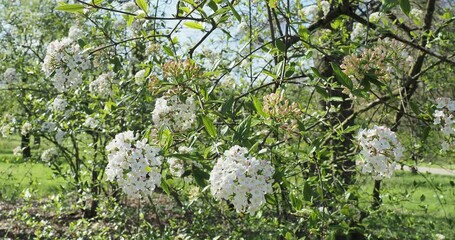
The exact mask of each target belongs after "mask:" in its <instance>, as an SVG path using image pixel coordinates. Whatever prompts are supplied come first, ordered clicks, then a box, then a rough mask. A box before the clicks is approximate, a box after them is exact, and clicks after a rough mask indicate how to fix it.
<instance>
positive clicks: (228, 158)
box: [210, 145, 274, 215]
mask: <svg viewBox="0 0 455 240" xmlns="http://www.w3.org/2000/svg"><path fill="white" fill-rule="evenodd" d="M273 173H274V169H273V167H272V166H271V165H270V163H269V162H268V161H264V160H259V159H256V158H255V157H250V156H248V150H247V149H246V148H243V147H239V146H237V145H236V146H233V147H231V149H229V150H226V151H225V152H224V154H223V156H221V157H220V158H218V160H217V162H216V164H215V166H214V167H213V170H212V172H211V173H210V191H211V193H212V195H213V196H214V197H215V198H216V199H218V200H222V199H224V200H228V201H231V202H232V204H233V205H234V207H235V209H236V211H237V212H248V213H250V214H251V215H253V214H254V213H255V212H257V211H258V210H259V208H260V206H261V205H262V204H264V203H265V194H267V193H272V191H273V189H272V183H273V178H272V176H273Z"/></svg>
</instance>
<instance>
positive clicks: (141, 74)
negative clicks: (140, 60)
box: [134, 69, 147, 86]
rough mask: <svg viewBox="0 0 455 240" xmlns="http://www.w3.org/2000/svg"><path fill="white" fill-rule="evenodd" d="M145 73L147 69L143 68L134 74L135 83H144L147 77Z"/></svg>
mask: <svg viewBox="0 0 455 240" xmlns="http://www.w3.org/2000/svg"><path fill="white" fill-rule="evenodd" d="M145 73H146V71H145V69H142V70H140V71H138V72H137V73H136V74H135V75H134V83H136V85H138V86H141V85H143V84H144V82H145V77H147V76H145Z"/></svg>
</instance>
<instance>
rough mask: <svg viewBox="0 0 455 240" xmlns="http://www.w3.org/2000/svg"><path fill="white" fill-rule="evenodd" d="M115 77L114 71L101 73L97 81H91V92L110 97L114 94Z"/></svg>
mask: <svg viewBox="0 0 455 240" xmlns="http://www.w3.org/2000/svg"><path fill="white" fill-rule="evenodd" d="M113 77H114V73H113V72H108V73H103V74H101V75H99V76H98V77H97V78H96V80H95V81H93V82H91V83H90V85H89V90H90V92H91V93H93V94H95V95H97V96H101V97H109V96H111V95H112V89H111V84H112V78H113Z"/></svg>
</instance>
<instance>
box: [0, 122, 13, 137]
mask: <svg viewBox="0 0 455 240" xmlns="http://www.w3.org/2000/svg"><path fill="white" fill-rule="evenodd" d="M12 130H13V127H12V126H11V124H5V125H3V126H1V127H0V133H1V134H2V137H8V135H10V134H11V132H12Z"/></svg>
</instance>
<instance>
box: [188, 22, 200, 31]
mask: <svg viewBox="0 0 455 240" xmlns="http://www.w3.org/2000/svg"><path fill="white" fill-rule="evenodd" d="M183 25H185V26H187V27H189V28H193V29H198V30H204V26H202V24H200V23H198V22H185V23H184V24H183Z"/></svg>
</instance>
